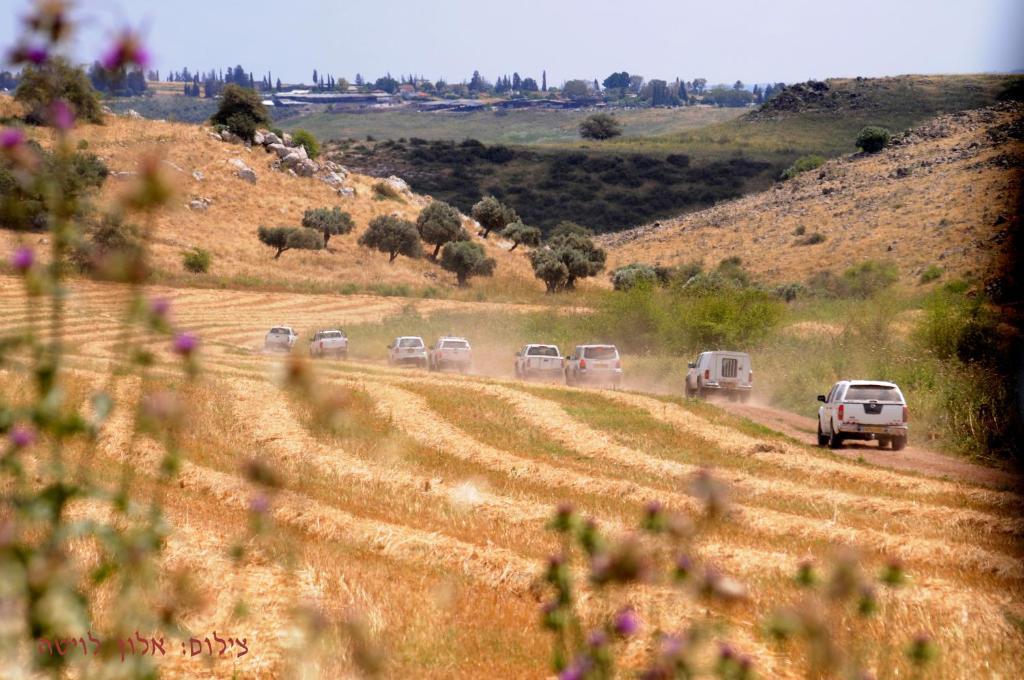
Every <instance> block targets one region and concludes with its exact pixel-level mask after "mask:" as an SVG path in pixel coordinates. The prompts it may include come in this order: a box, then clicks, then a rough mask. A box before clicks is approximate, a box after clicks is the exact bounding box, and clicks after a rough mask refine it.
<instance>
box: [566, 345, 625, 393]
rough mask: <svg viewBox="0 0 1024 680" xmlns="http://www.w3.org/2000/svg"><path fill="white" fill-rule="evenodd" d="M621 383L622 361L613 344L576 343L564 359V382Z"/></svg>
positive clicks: (614, 384)
mask: <svg viewBox="0 0 1024 680" xmlns="http://www.w3.org/2000/svg"><path fill="white" fill-rule="evenodd" d="M580 383H605V384H610V385H611V386H612V387H618V386H619V385H620V384H621V383H622V361H621V360H620V359H619V350H618V349H617V348H616V347H615V345H576V348H575V349H574V350H573V351H572V354H571V355H570V356H569V357H568V358H567V359H566V360H565V384H566V385H578V384H580Z"/></svg>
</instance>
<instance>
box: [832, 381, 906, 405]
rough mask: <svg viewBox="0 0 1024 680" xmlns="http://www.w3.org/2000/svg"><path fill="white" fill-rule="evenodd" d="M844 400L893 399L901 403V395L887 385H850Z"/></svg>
mask: <svg viewBox="0 0 1024 680" xmlns="http://www.w3.org/2000/svg"><path fill="white" fill-rule="evenodd" d="M843 399H844V401H893V402H897V403H903V396H902V395H901V394H900V391H899V390H897V389H896V388H895V387H889V386H887V385H850V387H849V388H848V389H847V390H846V396H845V397H843Z"/></svg>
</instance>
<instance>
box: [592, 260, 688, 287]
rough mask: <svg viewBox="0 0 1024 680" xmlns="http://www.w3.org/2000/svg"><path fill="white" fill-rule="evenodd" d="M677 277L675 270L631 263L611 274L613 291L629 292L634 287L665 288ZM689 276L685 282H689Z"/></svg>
mask: <svg viewBox="0 0 1024 680" xmlns="http://www.w3.org/2000/svg"><path fill="white" fill-rule="evenodd" d="M676 275H677V270H676V269H673V268H672V267H663V266H661V265H649V264H644V263H642V262H633V263H631V264H627V265H623V266H621V267H619V268H618V269H615V270H614V271H613V272H612V273H611V281H612V287H613V288H614V289H615V290H620V291H622V290H629V289H631V288H634V287H635V286H638V285H639V286H655V285H657V286H667V285H669V284H670V283H671V282H672V281H673V280H674V279H675V278H676ZM689 278H690V277H689V276H688V277H687V280H689Z"/></svg>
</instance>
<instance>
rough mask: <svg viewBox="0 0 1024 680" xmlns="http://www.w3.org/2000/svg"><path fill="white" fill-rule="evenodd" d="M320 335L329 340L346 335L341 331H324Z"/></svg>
mask: <svg viewBox="0 0 1024 680" xmlns="http://www.w3.org/2000/svg"><path fill="white" fill-rule="evenodd" d="M320 337H321V338H323V339H324V340H327V339H329V338H343V337H345V335H344V334H343V333H342V332H341V331H324V332H323V333H321V334H320Z"/></svg>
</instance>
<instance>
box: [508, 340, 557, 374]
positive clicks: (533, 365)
mask: <svg viewBox="0 0 1024 680" xmlns="http://www.w3.org/2000/svg"><path fill="white" fill-rule="evenodd" d="M562 364H563V359H562V353H561V352H559V351H558V346H557V345H524V346H523V348H522V349H521V350H519V351H518V352H516V366H515V370H516V377H517V378H523V379H529V378H557V377H560V376H561V375H562V370H563V366H562Z"/></svg>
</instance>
